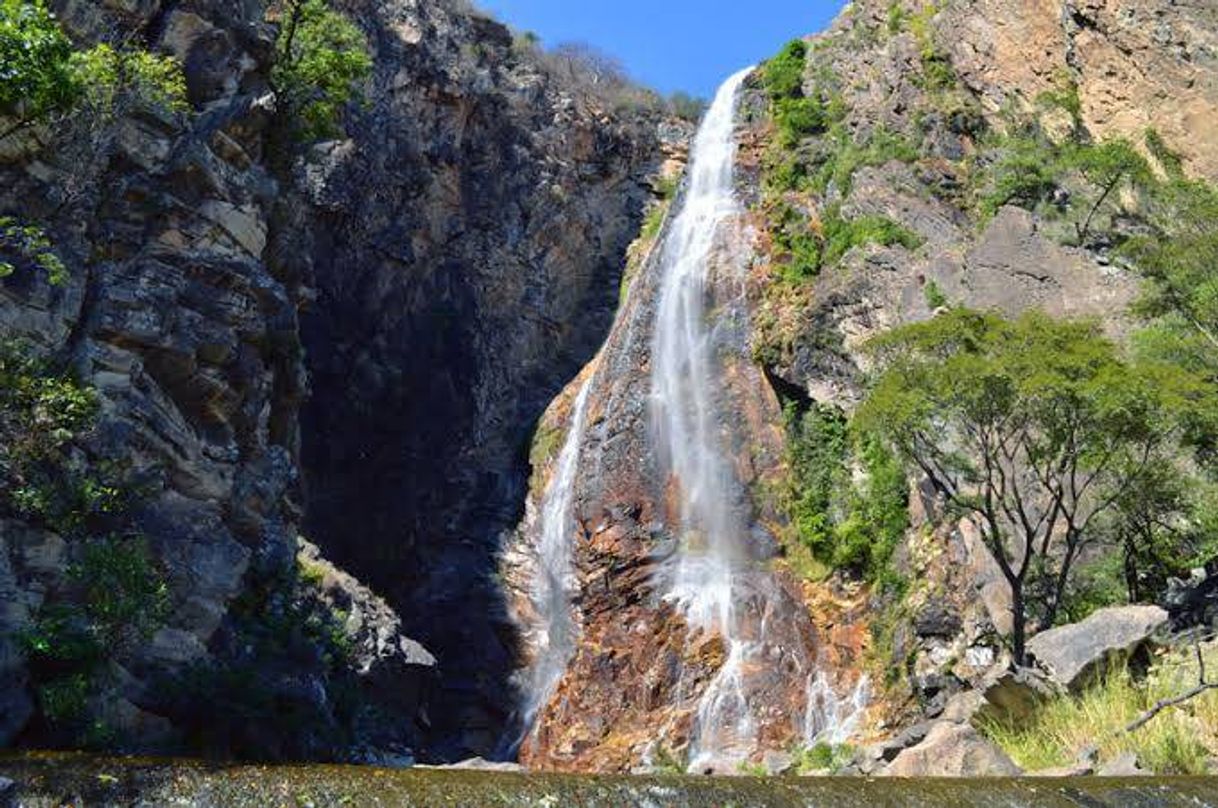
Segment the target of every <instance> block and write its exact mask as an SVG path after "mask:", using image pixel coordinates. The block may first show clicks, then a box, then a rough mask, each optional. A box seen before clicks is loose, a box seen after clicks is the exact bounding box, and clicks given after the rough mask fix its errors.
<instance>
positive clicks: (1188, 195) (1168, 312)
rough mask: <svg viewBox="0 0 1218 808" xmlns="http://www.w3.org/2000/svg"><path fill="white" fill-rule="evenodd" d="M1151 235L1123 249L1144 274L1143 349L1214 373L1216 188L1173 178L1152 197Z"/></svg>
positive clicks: (1217, 359)
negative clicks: (1146, 327) (1145, 320)
mask: <svg viewBox="0 0 1218 808" xmlns="http://www.w3.org/2000/svg"><path fill="white" fill-rule="evenodd" d="M1150 218H1151V224H1152V225H1153V226H1154V229H1155V232H1154V233H1153V234H1151V235H1147V236H1141V237H1137V238H1134V239H1131V240H1130V241H1129V242H1128V243H1127V244H1126V245H1125V246H1124V248H1123V251H1124V253H1125V254H1126V255H1127V256H1128V257H1129V258H1130V259H1132V260H1133V262H1134V263H1135V264H1136V265H1137V267H1138V270H1139V271H1140V272H1141V274H1142V276H1143V277H1144V278H1145V279H1146V283H1145V285H1144V286H1143V293H1142V298H1141V300H1140V301H1139V303H1138V306H1137V309H1138V311H1139V313H1140V314H1142V315H1144V316H1145V317H1147V318H1149V319H1151V320H1152V325H1151V327H1150V329H1149V330H1148V331H1147V332H1145V333H1144V334H1142V335H1140V342H1141V345H1142V347H1143V348H1144V350H1146V351H1147V352H1148V353H1150V354H1152V355H1155V356H1157V357H1160V358H1165V359H1170V360H1171V361H1174V362H1178V363H1180V364H1183V365H1185V366H1186V367H1190V368H1192V369H1194V370H1197V371H1200V372H1205V373H1207V374H1209V375H1210V376H1211V377H1212V378H1218V272H1216V271H1215V270H1216V268H1218V190H1215V189H1214V188H1213V187H1212V186H1210V185H1208V184H1206V183H1204V182H1193V181H1187V180H1177V181H1174V182H1171V183H1168V184H1166V185H1164V186H1163V187H1162V188H1161V189H1159V190H1158V192H1157V193H1156V194H1155V195H1154V199H1153V201H1152V212H1151V217H1150Z"/></svg>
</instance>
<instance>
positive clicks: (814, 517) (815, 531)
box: [784, 403, 909, 582]
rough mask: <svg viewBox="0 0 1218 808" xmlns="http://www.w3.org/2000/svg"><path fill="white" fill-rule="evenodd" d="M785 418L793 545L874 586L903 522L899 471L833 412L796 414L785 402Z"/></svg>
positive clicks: (819, 408) (873, 442)
mask: <svg viewBox="0 0 1218 808" xmlns="http://www.w3.org/2000/svg"><path fill="white" fill-rule="evenodd" d="M786 420H787V431H788V456H787V460H788V464H789V468H790V471H789V477H788V484H787V491H786V494H785V496H784V502H785V504H786V508H787V512H788V514H789V515H790V517H791V521H792V524H793V526H794V529H795V532H796V535H797V536H798V537H799V540H800V542H801V543H802V544H803V545H804V546H806V547H807V548H808V549H809V550H810V551H811V553H812V556H813V558H814V559H816V560H817V561H819V562H820V563H822V564H825V565H827V566H828V567H830V568H832V569H838V570H843V571H846V572H849V573H850V574H853V575H857V576H859V577H862V578H864V579H866V580H869V581H872V582H878V581H881V580H882V579H884V578H885V577H886V573H887V571H888V567H889V561H890V560H891V557H892V553H893V551H894V550H895V549H896V546H897V544H898V542H899V541H900V540H901V538H902V536H904V534H905V529H906V528H907V527H908V523H909V517H908V503H907V497H908V493H907V484H906V481H905V471H904V468H903V467H902V466H901V464H900V463H898V462H897V460H896V459H895V458H894V457H893V455H892V454H891V453H890V452H888V450H887V449H886V448H885V447H884V446H883V444H882V443H881V442H880V441H879V440H877V439H876V438H874V437H872V436H870V435H865V434H862V433H860V432H858V431H857V430H856V429H853V428H852V427H851V426H850V425H849V423H848V421H847V419H846V418H845V416H844V415H842V413H841V412H840V411H839V410H837V409H835V408H833V407H827V406H823V405H819V404H815V403H814V404H812V405H811V406H810V407H809V408H808V409H807V411H805V412H804V413H802V414H799V413H798V412H797V411H796V410H795V408H794V407H793V405H788V407H787V411H786ZM855 465H857V466H858V467H859V470H860V471H861V472H862V474H861V479H860V480H857V481H856V480H854V479H852V477H851V474H850V469H851V468H852V467H853V466H855Z"/></svg>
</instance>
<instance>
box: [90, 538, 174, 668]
mask: <svg viewBox="0 0 1218 808" xmlns="http://www.w3.org/2000/svg"><path fill="white" fill-rule="evenodd" d="M68 574H69V577H70V578H71V579H72V581H73V582H74V584H75V585H76V586H77V587H79V588H80V593H81V599H82V601H83V603H84V608H85V612H86V614H87V615H88V618H89V621H90V623H91V625H92V626H93V631H94V633H96V634H97V635H98V637H99V638H101V640H102V641H103V642H104V643H105V644H106V645H107V647H109V648H112V649H113V648H115V647H117V646H119V645H120V644H121V643H123V642H124V641H128V640H134V639H139V638H143V637H147V636H149V635H150V634H151V632H152V630H153V628H154V627H155V626H157V625H158V624H159V623H160V622H161V621H162V620H163V619H164V617H165V615H166V614H167V613H168V611H169V587H168V586H167V585H166V583H165V580H164V578H163V577H162V576H161V574H160V572H159V571H158V570H157V568H156V565H155V563H154V561H153V559H152V556H151V555H150V554H149V552H148V547H147V545H146V544H145V543H144V541H143V540H142V539H140V538H139V537H136V536H125V537H118V536H107V537H104V538H97V539H92V540H90V541H88V542H87V543H86V544H85V545H84V548H83V551H82V552H81V554H80V559H79V560H78V561H77V562H76V563H75V564H73V565H72V567H71V568H70V569H69V571H68Z"/></svg>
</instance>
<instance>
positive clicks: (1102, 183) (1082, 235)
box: [1062, 139, 1153, 244]
mask: <svg viewBox="0 0 1218 808" xmlns="http://www.w3.org/2000/svg"><path fill="white" fill-rule="evenodd" d="M1062 162H1063V166H1064V167H1065V168H1066V169H1069V170H1073V171H1077V172H1078V173H1079V174H1081V175H1082V177H1083V178H1084V179H1085V180H1086V181H1087V182H1088V183H1089V184H1090V185H1091V186H1092V188H1093V189H1094V193H1095V198H1094V201H1093V202H1092V203H1091V205H1090V206H1088V207H1087V215H1086V216H1085V217H1084V218H1083V221H1082V222H1081V223H1079V222H1076V223H1075V229H1076V231H1077V233H1078V239H1079V243H1080V244H1085V243H1086V241H1087V236H1088V235H1089V234H1090V232H1091V225H1092V222H1093V221H1094V220H1095V216H1096V214H1097V213H1099V212H1100V210H1101V209H1102V208H1103V206H1104V203H1105V202H1107V201H1108V199H1109V198H1110V197H1111V196H1112V194H1113V192H1115V191H1116V190H1117V189H1119V188H1120V187H1121V186H1122V185H1125V184H1127V183H1128V184H1129V185H1131V186H1133V187H1134V188H1135V189H1141V188H1145V187H1146V186H1147V185H1148V184H1150V182H1151V180H1152V178H1153V174H1152V173H1151V171H1150V166H1149V165H1148V164H1147V162H1146V159H1145V158H1144V157H1142V155H1140V154H1138V152H1137V150H1136V149H1135V148H1134V147H1133V145H1132V144H1130V143H1129V141H1127V140H1123V139H1116V140H1109V141H1106V142H1104V143H1099V144H1092V143H1083V144H1074V145H1072V146H1070V147H1068V148H1066V149H1064V150H1063V154H1062Z"/></svg>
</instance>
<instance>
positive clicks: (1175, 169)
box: [1144, 128, 1184, 181]
mask: <svg viewBox="0 0 1218 808" xmlns="http://www.w3.org/2000/svg"><path fill="white" fill-rule="evenodd" d="M1144 140H1145V143H1146V149H1147V151H1149V152H1150V153H1151V155H1152V156H1153V157H1154V158H1155V159H1156V160H1158V161H1159V165H1160V166H1162V167H1163V171H1164V172H1165V173H1166V174H1167V177H1168V179H1171V180H1175V181H1179V180H1183V179H1184V161H1183V160H1182V159H1181V158H1180V155H1178V154H1176V153H1175V152H1174V151H1172V150H1171V148H1170V147H1168V145H1167V141H1165V140H1163V136H1162V135H1160V134H1159V133H1158V131H1157V130H1155V129H1154V128H1150V129H1147V130H1146V134H1145V136H1144Z"/></svg>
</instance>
